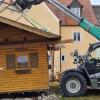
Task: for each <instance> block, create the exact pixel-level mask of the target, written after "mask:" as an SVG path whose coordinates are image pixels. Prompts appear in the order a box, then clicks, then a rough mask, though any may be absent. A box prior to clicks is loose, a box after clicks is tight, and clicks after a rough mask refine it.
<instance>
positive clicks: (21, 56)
mask: <svg viewBox="0 0 100 100" xmlns="http://www.w3.org/2000/svg"><path fill="white" fill-rule="evenodd" d="M6 64H7V69H19V68H21V69H23V68H24V69H25V68H26V69H27V68H36V67H38V66H39V57H38V53H35V52H32V53H27V52H26V53H17V54H8V55H6Z"/></svg>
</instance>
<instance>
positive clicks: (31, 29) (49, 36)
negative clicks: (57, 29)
mask: <svg viewBox="0 0 100 100" xmlns="http://www.w3.org/2000/svg"><path fill="white" fill-rule="evenodd" d="M0 22H2V23H5V24H8V25H11V26H14V27H17V28H20V29H23V30H26V31H28V32H31V33H34V34H37V35H40V36H43V37H45V38H47V39H50V40H51V41H52V40H54V39H55V40H59V39H60V36H59V35H55V34H52V33H50V32H46V31H44V30H41V29H37V28H34V27H30V26H27V25H25V24H22V23H19V22H16V21H13V20H10V19H7V18H4V17H1V16H0Z"/></svg>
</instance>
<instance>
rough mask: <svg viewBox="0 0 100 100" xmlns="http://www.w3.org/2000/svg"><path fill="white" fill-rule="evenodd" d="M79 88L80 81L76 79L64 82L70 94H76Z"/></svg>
mask: <svg viewBox="0 0 100 100" xmlns="http://www.w3.org/2000/svg"><path fill="white" fill-rule="evenodd" d="M80 88H81V84H80V81H79V80H78V79H74V78H73V79H69V80H68V81H67V82H66V89H67V91H68V92H70V93H77V92H79V90H80Z"/></svg>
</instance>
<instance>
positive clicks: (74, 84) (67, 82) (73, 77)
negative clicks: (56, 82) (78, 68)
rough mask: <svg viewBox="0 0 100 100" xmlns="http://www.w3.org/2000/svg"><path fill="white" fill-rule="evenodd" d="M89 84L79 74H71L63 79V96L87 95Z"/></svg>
mask: <svg viewBox="0 0 100 100" xmlns="http://www.w3.org/2000/svg"><path fill="white" fill-rule="evenodd" d="M86 89H87V82H86V80H85V78H84V77H83V76H82V75H81V74H80V73H77V72H69V73H67V74H65V75H63V76H62V78H61V90H62V93H63V96H71V97H74V96H83V95H84V94H85V93H86Z"/></svg>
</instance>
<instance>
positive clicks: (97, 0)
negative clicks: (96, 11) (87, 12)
mask: <svg viewBox="0 0 100 100" xmlns="http://www.w3.org/2000/svg"><path fill="white" fill-rule="evenodd" d="M91 3H92V4H93V5H100V0H91Z"/></svg>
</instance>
